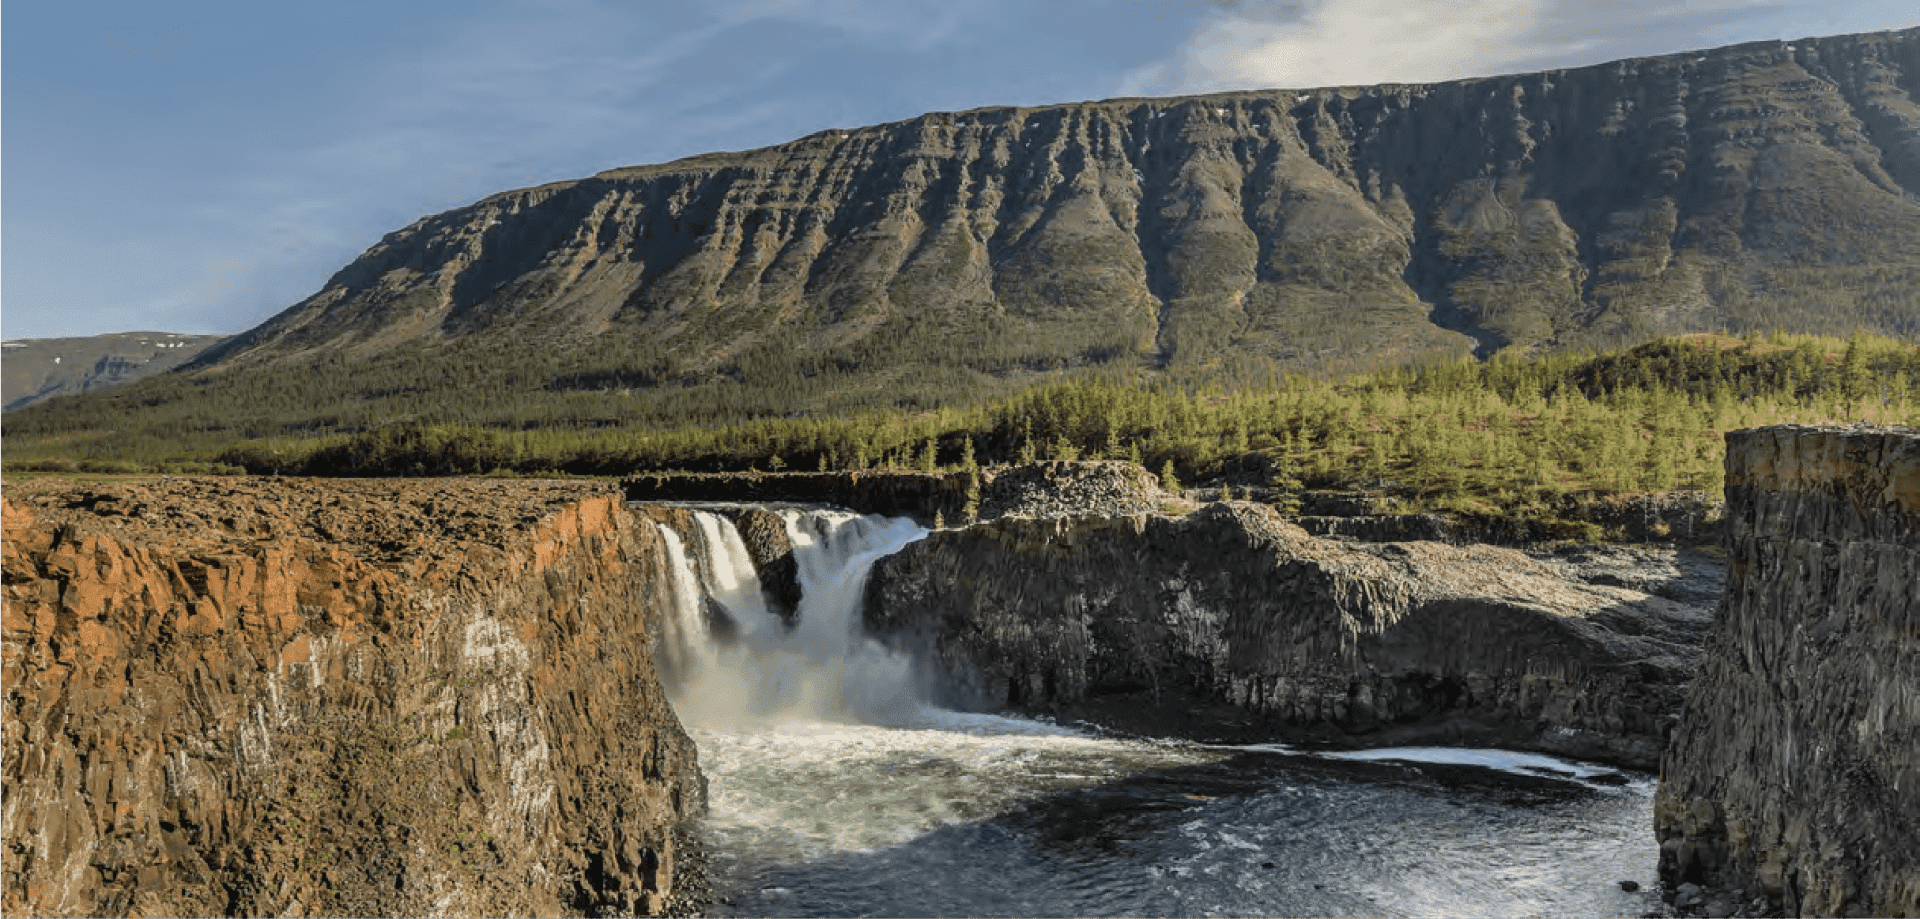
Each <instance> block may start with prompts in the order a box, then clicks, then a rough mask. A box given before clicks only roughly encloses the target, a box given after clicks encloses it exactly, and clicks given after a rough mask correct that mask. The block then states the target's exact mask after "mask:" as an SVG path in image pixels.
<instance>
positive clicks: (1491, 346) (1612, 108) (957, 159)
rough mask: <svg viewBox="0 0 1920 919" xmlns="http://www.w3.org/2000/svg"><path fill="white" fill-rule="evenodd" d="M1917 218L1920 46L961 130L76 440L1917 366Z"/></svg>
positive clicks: (529, 231) (802, 172)
mask: <svg viewBox="0 0 1920 919" xmlns="http://www.w3.org/2000/svg"><path fill="white" fill-rule="evenodd" d="M1916 195H1920V29H1907V30H1902V31H1895V32H1883V33H1874V34H1864V35H1848V36H1838V37H1832V38H1819V39H1808V40H1803V41H1796V42H1791V43H1789V42H1778V41H1769V42H1758V43H1752V44H1744V45H1738V46H1733V47H1728V48H1722V49H1717V50H1710V51H1701V52H1690V53H1685V54H1673V55H1666V56H1662V57H1651V58H1642V59H1634V60H1625V61H1618V62H1614V63H1608V64H1601V65H1596V66H1590V67H1583V68H1578V69H1570V70H1555V71H1548V72H1542V73H1530V74H1519V75H1511V76H1500V77H1490V78H1485V79H1472V80H1462V81H1456V82H1448V83H1438V84H1432V85H1383V86H1362V87H1342V88H1334V89H1312V90H1291V89H1288V90H1260V91H1248V92H1233V93H1224V94H1218V95H1209V96H1196V97H1180V98H1163V99H1116V100H1108V101H1101V102H1088V103H1077V104H1066V105H1053V106H1041V107H1034V108H1013V107H1007V108H988V109H979V110H974V111H968V112H938V113H931V114H927V115H923V116H921V117H918V118H913V119H909V120H905V121H900V122H894V123H890V124H882V125H874V126H870V127H864V128H857V129H850V130H828V131H822V132H819V133H816V134H813V135H809V136H807V137H803V138H800V139H798V140H795V141H793V142H790V143H786V144H781V145H778V146H773V147H768V148H764V149H759V150H751V151H745V152H737V153H714V154H709V155H704V156H697V157H692V158H688V159H684V160H679V161H676V162H672V163H667V164H662V165H649V166H635V167H631V168H624V169H615V170H611V171H608V172H604V173H601V174H599V175H596V176H593V177H591V178H584V179H580V180H577V181H568V182H558V183H554V184H550V185H544V186H540V187H538V188H529V189H521V190H516V191H510V192H505V193H502V194H498V195H494V196H492V197H489V198H486V199H484V200H482V201H479V202H477V203H475V204H473V205H470V206H468V207H463V208H459V209H457V210H453V211H448V212H446V213H443V214H436V215H432V216H429V217H424V218H422V219H420V220H419V221H417V222H415V223H414V224H412V225H410V226H408V227H405V228H403V229H400V230H397V231H395V232H393V233H390V234H388V235H387V236H386V237H385V238H383V239H381V240H380V241H379V242H378V243H377V244H375V245H374V246H373V247H372V248H371V249H369V250H367V252H366V253H365V254H363V255H362V256H361V257H360V258H358V259H356V260H354V261H353V262H352V263H351V264H349V265H347V266H346V267H344V268H343V269H341V270H340V271H339V272H338V273H337V274H335V275H334V276H333V278H332V279H330V280H329V281H328V282H327V284H326V285H325V286H324V287H323V288H322V289H321V290H320V291H319V292H317V293H315V294H314V295H313V296H311V297H309V298H307V299H305V300H303V301H301V302H300V303H298V304H295V305H293V306H292V307H290V308H289V309H287V310H286V311H284V312H282V313H281V314H279V315H277V316H275V317H273V318H272V319H270V320H268V321H267V322H265V323H263V324H262V325H260V326H258V327H257V328H254V329H252V330H250V331H248V332H245V333H244V334H241V335H238V336H235V337H234V338H232V339H230V340H228V341H226V342H224V343H222V344H221V345H219V346H217V347H215V348H212V349H209V350H208V351H206V352H205V353H203V354H202V355H200V357H199V358H198V359H197V360H196V361H194V362H193V364H191V365H190V366H189V368H187V371H186V373H184V374H178V375H172V376H170V377H169V378H167V379H164V380H156V381H153V382H151V383H148V384H144V385H143V386H142V387H140V388H139V389H138V390H137V391H136V390H123V391H121V392H120V393H119V394H117V395H116V394H113V393H109V394H106V395H105V396H102V397H99V398H100V399H101V400H103V401H93V400H88V401H87V402H84V403H81V404H79V405H73V406H69V407H68V408H67V409H66V410H65V412H66V414H65V415H63V416H59V417H56V416H54V415H48V416H46V418H47V420H48V423H49V424H71V423H72V422H73V420H75V419H78V418H80V417H81V416H82V415H94V416H105V415H111V414H113V413H116V412H128V411H133V410H135V409H138V408H152V407H153V406H156V405H161V404H167V403H174V404H175V406H174V408H175V409H177V410H178V411H180V412H182V413H184V414H183V415H182V417H183V418H184V417H185V415H187V414H191V415H194V418H193V420H192V421H191V422H190V423H191V425H198V427H194V428H193V429H194V430H206V428H205V425H207V424H228V423H245V424H252V421H251V420H243V421H229V420H226V419H228V418H230V417H231V416H234V415H235V414H236V413H238V414H244V415H247V416H249V419H258V420H263V421H270V422H274V423H277V424H280V425H282V426H283V427H284V429H285V430H295V431H314V430H328V429H333V430H340V429H355V428H356V427H357V426H364V425H365V424H367V423H372V422H378V421H383V420H394V419H412V420H421V421H491V422H507V423H530V422H532V421H534V420H539V421H540V422H541V423H562V422H567V423H570V422H580V423H591V424H605V423H627V422H633V421H647V420H660V419H674V420H683V419H686V418H688V417H690V416H692V415H695V414H702V413H704V414H705V415H707V416H719V417H741V416H743V415H753V414H759V415H767V414H773V415H781V414H789V413H794V412H808V411H812V412H818V411H831V412H841V411H854V410H862V409H872V408H886V409H894V408H897V407H902V406H904V407H909V408H911V407H916V406H926V405H930V404H952V403H953V402H955V401H968V400H975V399H979V398H982V397H983V396H984V395H986V394H991V393H995V392H1004V391H1007V390H1008V389H1010V388H1013V387H1016V386H1018V385H1020V384H1021V383H1022V382H1023V381H1027V380H1030V379H1031V378H1032V377H1033V375H1035V374H1050V373H1057V372H1061V371H1064V370H1071V369H1073V368H1078V367H1087V366H1104V367H1109V368H1116V369H1126V370H1134V369H1140V370H1146V371H1168V372H1176V373H1179V372H1188V371H1191V372H1194V373H1199V374H1222V373H1236V374H1245V373H1248V372H1264V371H1287V370H1304V369H1320V370H1340V369H1350V368H1355V367H1366V366H1383V365H1393V364H1398V363H1401V362H1406V361H1417V360H1422V359H1427V358H1436V357H1458V356H1465V355H1468V354H1478V355H1481V356H1487V355H1491V354H1496V353H1505V352H1516V353H1527V352H1533V351H1537V350H1540V349H1550V348H1564V347H1576V346H1587V345H1612V344H1620V343H1631V342H1635V341H1640V340H1643V339H1645V338H1647V337H1648V336H1650V335H1652V334H1654V333H1659V332H1684V331H1692V330H1730V331H1741V330H1746V329H1760V330H1772V329H1786V330H1789V331H1819V332H1829V333H1838V334H1843V335H1844V334H1847V333H1850V332H1852V331H1854V330H1855V329H1856V328H1865V329H1868V330H1871V331H1877V332H1880V333H1883V334H1888V335H1891V336H1894V337H1896V338H1902V339H1907V340H1911V339H1913V338H1914V336H1916V335H1920V318H1916V316H1920V314H1916V312H1915V310H1914V309H1913V295H1914V294H1913V292H1914V291H1915V290H1916V289H1920V198H1916ZM453 394H458V395H453ZM192 405H198V406H203V407H205V410H204V411H199V412H197V413H195V412H189V411H187V409H185V408H182V407H181V406H192ZM216 405H218V406H221V407H222V410H221V411H215V410H214V408H213V407H214V406H216ZM50 411H51V410H50ZM202 416H204V417H202ZM60 417H64V418H66V419H68V420H67V421H60V420H59V418H60ZM69 429H70V428H69ZM269 429H270V428H262V429H261V430H269Z"/></svg>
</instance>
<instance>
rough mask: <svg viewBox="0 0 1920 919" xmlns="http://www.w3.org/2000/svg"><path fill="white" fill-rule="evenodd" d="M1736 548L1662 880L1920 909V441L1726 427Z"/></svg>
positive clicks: (1741, 895)
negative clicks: (1729, 428) (1728, 432)
mask: <svg viewBox="0 0 1920 919" xmlns="http://www.w3.org/2000/svg"><path fill="white" fill-rule="evenodd" d="M1726 544H1727V551H1728V556H1729V565H1730V567H1729V570H1728V579H1727V589H1726V593H1725V597H1724V599H1723V601H1722V605H1721V608H1720V612H1719V614H1718V616H1717V618H1716V620H1715V622H1714V626H1713V629H1712V632H1711V637H1710V638H1709V641H1708V645H1707V650H1706V653H1705V656H1704V659H1703V662H1702V667H1701V673H1700V677H1699V679H1698V680H1697V681H1695V683H1694V685H1693V686H1692V688H1691V689H1690V690H1689V692H1688V695H1687V703H1686V708H1685V712H1684V714H1683V716H1682V719H1681V722H1680V726H1679V728H1678V729H1677V730H1676V731H1675V732H1674V736H1673V743H1672V745H1671V746H1670V747H1669V748H1668V749H1667V752H1666V756H1665V757H1664V759H1663V760H1662V762H1661V777H1660V789H1659V793H1658V795H1657V797H1656V800H1655V821H1656V829H1657V832H1658V835H1659V837H1660V840H1661V856H1660V868H1661V874H1662V876H1663V877H1664V878H1665V879H1666V881H1667V883H1668V885H1669V887H1670V888H1672V889H1676V890H1677V889H1679V888H1680V886H1681V885H1683V884H1693V885H1695V886H1696V889H1697V890H1699V891H1700V892H1695V891H1694V890H1689V891H1688V894H1689V895H1690V897H1689V900H1690V902H1686V903H1681V904H1679V905H1682V906H1692V907H1698V906H1709V907H1710V906H1712V905H1713V901H1714V900H1716V899H1718V900H1720V901H1722V905H1726V904H1739V903H1741V902H1743V901H1748V900H1750V899H1751V898H1756V897H1764V898H1766V899H1768V900H1770V901H1771V903H1772V905H1773V907H1774V908H1776V909H1781V910H1784V911H1785V912H1786V913H1788V914H1790V915H1808V916H1833V915H1848V916H1853V915H1872V916H1920V818H1917V817H1916V815H1920V431H1916V430H1913V429H1873V428H1865V427H1855V428H1846V427H1823V428H1811V427H1775V428H1762V429H1758V430H1751V431H1738V432H1735V433H1732V434H1729V435H1728V436H1727V534H1726Z"/></svg>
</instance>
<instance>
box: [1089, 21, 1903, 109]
mask: <svg viewBox="0 0 1920 919" xmlns="http://www.w3.org/2000/svg"><path fill="white" fill-rule="evenodd" d="M1224 6H1225V8H1224V9H1220V10H1216V11H1213V12H1210V13H1209V14H1208V15H1206V16H1205V17H1203V18H1202V20H1201V22H1200V24H1199V25H1198V27H1197V28H1196V29H1195V31H1194V32H1193V34H1192V35H1191V36H1189V37H1188V38H1187V40H1186V41H1185V42H1183V43H1182V44H1181V45H1180V47H1179V48H1178V49H1177V50H1176V51H1175V52H1174V53H1173V54H1172V55H1170V56H1169V57H1168V58H1166V59H1165V60H1162V61H1159V62H1157V63H1154V64H1151V65H1149V66H1146V67H1143V68H1140V69H1138V70H1135V71H1134V72H1132V73H1131V74H1129V75H1128V78H1127V80H1126V82H1125V84H1124V85H1123V86H1122V91H1123V92H1126V93H1188V92H1207V91H1215V90H1225V89H1252V88H1290V89H1304V88H1312V87H1320V86H1344V85H1354V84H1370V83H1429V82H1438V81H1441V80H1453V79H1462V78H1467V77H1477V76H1489V75H1493V74H1499V73H1514V72H1522V71H1530V70H1541V69H1549V68H1555V67H1568V66H1579V65H1582V64H1591V63H1600V62H1602V61H1607V60H1612V59H1616V58H1622V57H1633V56H1639V55H1649V54H1665V53H1668V52H1673V51H1682V50H1687V49H1691V48H1701V47H1710V46H1713V45H1718V44H1723V43H1726V42H1731V41H1738V40H1742V39H1743V38H1750V37H1752V36H1753V33H1754V32H1755V30H1756V28H1757V27H1767V28H1766V29H1764V30H1763V31H1762V34H1764V33H1765V31H1773V30H1783V31H1787V32H1793V31H1795V30H1796V25H1795V24H1796V23H1807V22H1809V17H1810V16H1811V15H1812V14H1813V13H1815V12H1817V9H1818V7H1817V5H1816V4H1814V3H1812V2H1811V0H1784V2H1783V0H1692V2H1687V3H1674V2H1670V0H1305V2H1300V3H1294V2H1288V3H1269V2H1260V0H1249V2H1246V3H1236V4H1226V5H1224ZM1855 18H1856V19H1857V18H1859V17H1857V16H1856V17H1855ZM1868 27H1872V26H1868ZM1819 31H1821V30H1820V29H1818V28H1812V27H1809V28H1806V29H1804V30H1803V31H1800V32H1799V34H1817V33H1818V32H1819ZM1829 31H1831V30H1829Z"/></svg>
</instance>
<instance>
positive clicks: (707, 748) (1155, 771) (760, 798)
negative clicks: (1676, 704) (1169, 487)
mask: <svg viewBox="0 0 1920 919" xmlns="http://www.w3.org/2000/svg"><path fill="white" fill-rule="evenodd" d="M781 515H782V517H783V519H784V520H785V521H786V524H787V529H788V535H789V538H790V540H791V541H792V542H793V544H794V547H795V554H796V561H797V562H798V567H799V577H800V581H801V587H802V591H803V594H804V596H805V599H804V600H803V601H802V604H801V609H800V616H799V624H798V626H797V627H795V628H793V629H788V628H787V626H786V625H785V624H784V623H782V622H781V621H780V620H779V619H778V618H777V617H776V616H774V615H773V614H772V613H770V612H769V611H768V609H767V606H766V604H765V602H764V601H763V600H762V598H761V597H760V595H759V587H758V580H757V575H755V574H754V572H753V568H752V564H751V562H750V561H749V560H748V555H747V553H746V550H745V548H744V546H743V545H742V544H741V541H740V539H739V535H738V533H737V532H735V531H734V529H733V525H732V524H731V523H730V522H729V521H727V520H726V519H725V518H724V517H722V516H720V515H718V514H714V513H711V512H708V511H701V512H697V513H696V515H695V520H696V523H697V533H695V534H691V539H688V540H685V541H684V542H683V541H682V540H680V539H679V538H678V534H671V535H670V534H663V535H670V538H669V540H668V546H669V554H670V557H671V561H672V562H673V564H674V565H676V566H677V567H678V568H679V569H680V570H679V571H678V572H677V573H676V575H675V585H676V597H677V599H678V601H679V604H678V608H677V610H676V612H675V624H674V625H673V626H672V627H670V628H669V629H667V630H666V632H667V636H668V638H669V641H673V642H684V643H685V646H683V647H680V648H676V649H665V650H667V652H668V653H667V654H666V655H665V658H666V659H668V660H670V661H672V662H674V664H675V669H676V670H677V675H678V677H679V678H678V679H677V680H676V681H675V683H674V684H673V685H672V687H671V689H670V695H671V696H672V698H673V700H674V704H675V707H676V710H677V711H678V712H679V714H680V716H681V718H682V720H683V721H685V722H686V723H687V725H688V728H689V731H690V733H691V734H692V735H693V737H694V740H695V742H696V743H697V744H698V745H699V749H700V761H701V764H702V767H703V769H704V770H705V771H706V773H707V777H708V782H709V794H710V813H709V816H708V817H707V818H706V819H705V821H703V827H702V832H703V833H704V835H705V837H706V839H707V842H708V845H709V847H710V858H711V867H712V870H713V874H714V880H715V883H716V886H717V888H718V890H719V891H720V893H721V894H722V896H723V900H722V902H720V903H717V904H715V906H714V909H713V911H714V912H715V913H717V914H722V915H729V914H731V915H819V916H832V915H962V916H990V915H1028V916H1045V915H1082V916H1086V915H1124V916H1132V915H1220V916H1228V915H1256V916H1258V915H1322V916H1382V915H1416V916H1469V915H1486V916H1526V915H1550V916H1602V915H1633V914H1638V913H1640V912H1644V911H1646V909H1647V908H1649V906H1650V905H1651V904H1650V903H1649V902H1648V901H1647V900H1646V895H1645V894H1627V893H1624V892H1622V891H1621V890H1620V889H1619V887H1618V884H1617V882H1618V881H1621V880H1637V881H1639V882H1640V883H1641V884H1642V885H1643V886H1646V887H1648V888H1651V887H1652V881H1653V880H1654V877H1653V869H1654V858H1655V853H1656V850H1655V847H1654V843H1653V839H1652V832H1651V819H1652V815H1651V811H1652V799H1651V795H1652V784H1651V781H1650V780H1649V779H1647V778H1645V777H1640V778H1636V779H1633V780H1631V781H1627V782H1624V783H1622V782H1620V780H1619V778H1618V777H1617V776H1615V775H1614V774H1613V771H1612V770H1609V769H1606V768H1605V767H1601V766H1595V765H1593V764H1587V763H1578V762H1574V761H1570V760H1562V759H1558V758H1555V757H1546V756H1539V755H1536V754H1527V753H1514V752H1510V751H1489V750H1456V749H1448V748H1432V747H1427V748H1398V749H1392V750H1372V751H1360V752H1348V753H1329V754H1307V753H1302V752H1300V751H1297V750H1293V749H1291V748H1288V747H1286V746H1284V745H1277V744H1268V745H1250V746H1238V747H1235V746H1201V745H1194V744H1181V743H1153V742H1141V741H1137V740H1121V739H1116V738H1111V737H1103V736H1096V735H1094V734H1092V733H1089V732H1086V731H1081V730H1076V729H1073V728H1070V727H1063V726H1060V725H1055V724H1049V723H1046V722H1041V721H1034V720H1028V719H1022V718H1009V717H1002V716H997V715H989V714H969V713H959V712H951V711H945V710H941V709H939V708H936V707H933V706H930V705H927V704H926V703H925V702H924V701H923V700H922V698H921V695H920V693H919V692H918V688H917V683H916V680H915V677H914V673H913V667H912V662H911V661H910V660H907V659H905V658H904V657H902V656H899V655H896V654H893V653H892V652H890V651H888V650H886V649H885V648H882V647H881V646H880V645H878V644H877V643H875V642H873V641H871V640H869V639H867V638H866V637H865V636H863V635H861V634H860V632H859V628H858V625H859V622H860V619H859V612H860V610H859V603H860V600H861V596H862V592H863V589H864V584H865V580H866V575H867V572H868V570H869V569H870V567H871V565H872V563H873V561H874V560H875V559H877V558H880V557H882V556H884V555H886V554H889V553H891V552H894V551H898V550H899V548H901V547H902V546H904V545H906V544H907V543H909V542H912V541H913V540H915V539H918V538H921V536H923V535H924V531H923V530H921V529H920V528H919V527H917V526H915V525H913V524H912V523H911V522H910V521H905V520H887V519H884V518H873V517H866V518H862V517H857V516H855V515H852V514H846V513H841V512H833V511H818V510H797V509H787V510H783V511H781ZM676 552H677V553H678V554H675V553H676ZM702 553H703V554H702ZM697 558H704V559H705V564H704V565H703V564H700V563H699V562H698V561H697ZM707 597H711V598H713V599H715V600H717V601H719V602H720V603H721V605H722V606H724V607H725V608H726V610H727V611H728V613H729V615H730V617H731V618H732V619H734V620H735V622H736V623H737V625H738V626H739V636H738V638H737V640H736V641H735V642H734V643H733V644H731V645H722V644H719V643H716V642H714V641H712V640H711V637H710V636H708V635H707V634H706V632H705V626H704V623H705V607H704V602H705V600H704V598H707ZM1608 779H1611V781H1607V780H1608Z"/></svg>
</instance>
